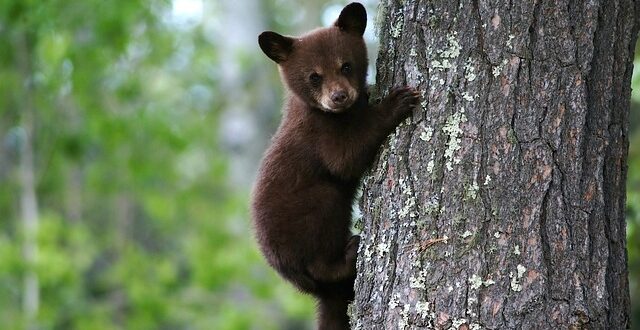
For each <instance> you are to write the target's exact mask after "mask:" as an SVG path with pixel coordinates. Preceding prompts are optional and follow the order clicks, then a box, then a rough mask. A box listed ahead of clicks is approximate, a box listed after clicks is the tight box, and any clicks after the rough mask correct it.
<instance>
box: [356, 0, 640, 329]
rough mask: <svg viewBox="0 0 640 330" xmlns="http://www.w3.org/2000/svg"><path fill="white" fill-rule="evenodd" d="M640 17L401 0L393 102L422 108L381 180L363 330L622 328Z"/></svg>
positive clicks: (387, 152)
mask: <svg viewBox="0 0 640 330" xmlns="http://www.w3.org/2000/svg"><path fill="white" fill-rule="evenodd" d="M637 7H638V6H637V5H636V4H635V3H634V2H633V1H629V0H620V1H617V0H616V1H613V0H612V1H604V0H602V1H560V0H558V1H546V0H542V1H525V2H521V1H506V0H501V1H461V2H455V1H453V2H451V1H419V0H405V1H391V0H388V1H383V2H382V3H381V5H380V13H379V17H378V20H379V28H380V34H379V36H380V41H381V45H380V49H381V50H380V55H379V60H378V63H377V68H378V77H377V83H378V85H377V89H378V91H381V92H382V93H384V92H385V91H388V90H389V89H390V88H391V87H392V86H395V85H404V84H407V85H410V86H416V87H417V88H418V89H419V90H420V91H422V95H423V103H422V109H421V110H420V111H416V112H415V113H414V115H413V119H412V121H411V123H405V124H403V125H402V126H401V127H400V128H399V129H398V130H397V131H396V133H395V134H394V135H392V136H391V137H390V139H389V140H388V143H387V144H386V146H385V148H384V150H383V151H382V153H381V155H380V158H379V160H378V162H377V163H376V164H375V165H374V168H373V170H372V172H371V174H370V176H369V177H367V178H366V179H365V182H364V193H363V198H362V202H361V209H362V211H363V224H364V229H363V233H362V244H361V246H360V254H359V259H358V272H359V277H358V279H357V282H356V299H355V303H354V305H353V308H352V321H353V324H354V325H355V327H356V328H359V329H403V328H440V329H450V328H453V329H485V328H487V329H622V328H625V327H628V319H629V293H628V282H627V265H626V250H625V217H624V211H625V207H624V205H625V185H624V183H625V178H626V168H627V167H626V155H627V149H628V139H627V121H628V120H627V117H628V111H629V98H630V87H629V86H630V79H631V73H632V65H631V63H632V58H633V48H634V45H635V41H636V32H637V31H636V17H637V12H638V8H637Z"/></svg>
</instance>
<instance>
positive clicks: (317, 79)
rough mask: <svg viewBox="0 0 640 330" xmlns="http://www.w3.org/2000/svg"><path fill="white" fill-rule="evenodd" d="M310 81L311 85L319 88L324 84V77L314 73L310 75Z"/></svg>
mask: <svg viewBox="0 0 640 330" xmlns="http://www.w3.org/2000/svg"><path fill="white" fill-rule="evenodd" d="M309 81H311V85H313V86H315V87H318V86H319V85H320V83H321V82H322V76H321V75H319V74H318V73H317V72H314V73H312V74H310V75H309Z"/></svg>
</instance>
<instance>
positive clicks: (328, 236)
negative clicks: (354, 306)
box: [252, 3, 418, 329]
mask: <svg viewBox="0 0 640 330" xmlns="http://www.w3.org/2000/svg"><path fill="white" fill-rule="evenodd" d="M366 24H367V14H366V12H365V9H364V7H363V6H362V5H361V4H359V3H351V4H349V5H348V6H346V7H345V8H344V9H343V10H342V12H341V13H340V17H339V18H338V20H337V21H336V22H335V23H334V25H333V26H331V27H328V28H321V29H317V30H314V31H311V32H309V33H307V34H305V35H303V36H301V37H286V36H282V35H280V34H277V33H275V32H270V31H268V32H263V33H262V34H260V37H259V39H258V41H259V44H260V48H262V50H263V51H264V53H265V54H266V55H267V56H268V57H269V58H271V59H272V60H273V61H275V62H276V63H278V67H279V69H280V73H281V76H282V80H283V81H284V83H285V85H286V86H287V88H288V91H289V93H288V94H289V95H288V99H287V101H286V107H285V115H284V119H283V120H282V123H281V124H280V127H279V129H278V132H277V133H276V135H275V136H274V137H273V139H272V142H271V146H270V147H269V149H268V150H267V152H266V154H265V156H264V158H263V160H262V164H261V166H260V170H259V173H258V178H257V182H256V183H255V186H254V189H253V201H252V217H253V221H254V225H255V230H256V237H257V240H258V243H259V245H260V248H261V250H262V252H263V254H264V256H265V258H266V259H267V261H268V262H269V264H270V265H271V266H272V267H273V268H275V269H276V270H277V271H278V272H279V273H280V274H281V275H282V276H283V277H284V278H286V279H287V280H289V281H291V282H292V283H293V284H294V285H295V286H296V287H298V288H299V289H300V290H302V291H304V292H307V293H310V294H312V295H313V296H315V297H316V298H317V299H318V328H319V329H349V318H348V316H347V305H348V303H349V301H350V300H353V297H354V291H353V282H354V280H355V277H356V256H357V251H358V243H359V242H360V237H359V236H355V235H354V236H352V235H351V232H350V227H351V224H350V222H351V206H352V202H353V199H354V195H355V193H356V189H357V187H358V184H359V181H360V179H361V177H362V175H363V174H364V172H365V170H366V169H367V167H368V166H370V165H371V163H372V162H373V161H374V158H375V155H376V153H377V150H378V148H379V147H380V145H381V144H382V143H383V142H384V139H385V138H386V137H387V136H388V135H389V134H390V133H391V132H392V131H393V130H394V128H395V127H396V126H397V125H398V124H399V123H400V122H401V121H402V120H403V119H405V118H406V117H407V116H409V115H410V113H411V110H412V109H413V108H414V107H415V105H416V104H417V102H418V95H417V93H416V92H415V91H413V90H412V89H410V88H397V89H394V90H393V91H391V93H390V94H389V96H387V97H386V98H385V99H383V100H382V101H381V102H380V104H377V105H370V104H369V101H368V95H367V91H366V72H367V61H368V60H367V50H366V47H365V43H364V39H363V38H362V34H363V33H364V30H365V27H366Z"/></svg>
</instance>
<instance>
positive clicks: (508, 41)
mask: <svg viewBox="0 0 640 330" xmlns="http://www.w3.org/2000/svg"><path fill="white" fill-rule="evenodd" d="M515 37H516V36H514V35H513V34H510V35H509V39H507V47H511V41H512V40H513V38H515Z"/></svg>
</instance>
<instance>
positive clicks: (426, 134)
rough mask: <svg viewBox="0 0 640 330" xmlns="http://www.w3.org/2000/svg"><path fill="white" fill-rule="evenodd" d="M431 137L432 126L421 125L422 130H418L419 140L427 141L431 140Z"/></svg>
mask: <svg viewBox="0 0 640 330" xmlns="http://www.w3.org/2000/svg"><path fill="white" fill-rule="evenodd" d="M431 137H433V128H431V127H424V126H423V130H422V132H420V140H422V141H425V142H428V141H431Z"/></svg>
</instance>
